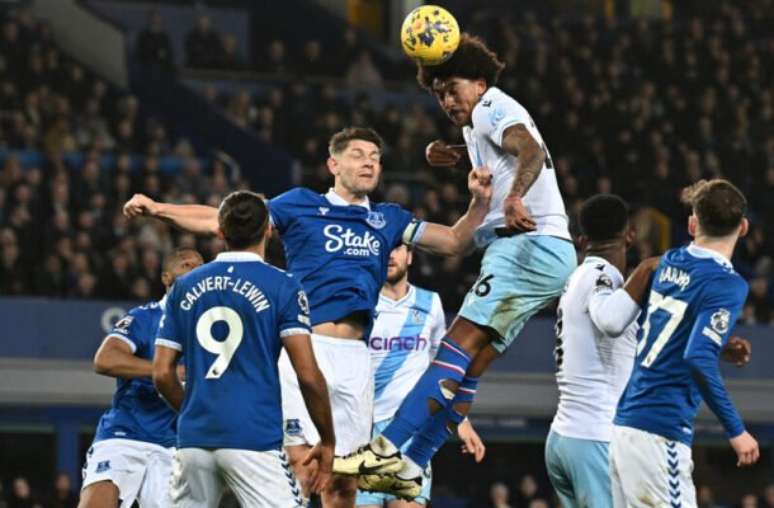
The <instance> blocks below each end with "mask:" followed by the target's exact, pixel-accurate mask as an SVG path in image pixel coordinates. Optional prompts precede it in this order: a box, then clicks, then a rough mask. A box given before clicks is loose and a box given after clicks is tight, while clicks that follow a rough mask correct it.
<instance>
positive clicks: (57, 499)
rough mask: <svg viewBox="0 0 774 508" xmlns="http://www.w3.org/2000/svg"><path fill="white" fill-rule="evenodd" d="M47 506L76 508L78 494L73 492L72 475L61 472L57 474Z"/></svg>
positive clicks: (49, 507)
mask: <svg viewBox="0 0 774 508" xmlns="http://www.w3.org/2000/svg"><path fill="white" fill-rule="evenodd" d="M46 506H47V507H48V508H76V506H78V496H76V495H75V492H73V488H72V485H71V484H70V477H69V476H67V474H65V473H59V474H58V475H56V481H55V482H54V491H53V493H52V495H51V499H50V500H49V501H48V502H47V503H46Z"/></svg>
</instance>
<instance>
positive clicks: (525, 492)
mask: <svg viewBox="0 0 774 508" xmlns="http://www.w3.org/2000/svg"><path fill="white" fill-rule="evenodd" d="M551 492H552V491H551V490H550V489H548V488H547V487H546V486H544V485H541V484H540V483H539V482H538V481H537V479H536V477H535V475H532V474H525V475H523V476H521V477H520V478H518V479H517V480H515V481H514V482H513V483H509V482H502V481H498V482H495V483H493V484H491V485H490V487H489V489H488V490H487V491H486V492H485V493H484V495H482V496H480V499H479V498H474V497H470V496H466V495H461V494H458V493H456V492H455V491H454V489H453V488H451V487H450V486H446V485H443V484H438V485H434V487H433V493H432V508H561V506H560V504H559V502H558V500H557V499H556V497H555V496H554V495H553V494H552V493H551ZM697 501H698V506H699V508H774V484H771V485H768V486H767V487H765V488H764V489H763V491H762V492H749V493H747V494H745V495H743V496H742V497H741V498H740V499H739V500H738V501H737V502H723V501H721V500H718V499H717V497H716V496H715V494H714V492H713V490H712V488H711V487H709V486H708V485H699V486H697ZM77 505H78V494H77V491H76V490H75V489H74V488H73V486H72V484H71V482H70V479H69V477H68V476H67V475H66V474H64V473H60V474H58V475H57V476H56V478H55V480H54V483H53V485H51V487H50V488H49V489H44V488H42V489H40V490H34V489H33V488H32V487H31V485H30V482H29V481H28V479H27V478H25V477H23V476H19V477H16V478H14V479H13V480H12V481H11V482H10V483H9V484H7V485H6V484H4V483H3V482H2V481H0V508H75V507H76V506H77ZM238 506H239V505H238V503H237V501H236V499H235V498H234V497H233V495H231V494H230V493H227V494H226V495H225V496H224V498H223V499H222V500H221V503H220V507H221V508H232V507H238Z"/></svg>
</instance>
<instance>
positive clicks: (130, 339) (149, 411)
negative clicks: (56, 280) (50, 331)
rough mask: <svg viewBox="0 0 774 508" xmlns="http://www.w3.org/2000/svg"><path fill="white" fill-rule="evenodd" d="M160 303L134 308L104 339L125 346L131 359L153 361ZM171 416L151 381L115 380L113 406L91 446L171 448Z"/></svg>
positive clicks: (103, 417) (173, 443)
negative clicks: (113, 442)
mask: <svg viewBox="0 0 774 508" xmlns="http://www.w3.org/2000/svg"><path fill="white" fill-rule="evenodd" d="M163 302H164V300H162V301H161V302H152V303H149V304H147V305H143V306H141V307H135V308H133V309H132V310H130V311H129V313H128V314H127V315H126V316H124V317H123V318H122V319H120V320H119V321H117V322H116V324H115V325H114V326H113V329H112V330H111V331H110V333H109V334H108V337H114V338H117V339H119V340H122V341H124V342H126V343H127V344H129V346H130V347H131V348H132V351H133V352H134V355H135V356H137V357H139V358H144V359H146V360H153V350H154V347H153V342H154V340H155V338H156V332H157V331H158V327H159V320H160V319H161V315H162V305H163ZM175 417H176V415H175V412H174V411H172V409H170V408H169V406H168V405H167V403H166V402H164V400H163V399H162V398H161V397H160V396H159V394H158V392H157V391H156V387H155V386H153V381H152V380H151V378H149V377H146V378H135V379H121V378H119V379H117V380H116V393H115V394H114V395H113V405H112V406H111V408H110V409H109V410H108V411H107V412H106V413H105V414H104V415H103V416H102V418H101V419H100V420H99V424H98V425H97V432H96V435H95V436H94V442H97V441H102V440H104V439H111V438H120V439H134V440H137V441H145V442H147V443H154V444H158V445H161V446H165V447H169V446H174V445H175Z"/></svg>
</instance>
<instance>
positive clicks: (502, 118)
mask: <svg viewBox="0 0 774 508" xmlns="http://www.w3.org/2000/svg"><path fill="white" fill-rule="evenodd" d="M517 124H524V126H525V127H527V130H529V131H530V134H532V137H534V138H535V139H536V140H540V139H541V138H540V134H539V133H538V131H537V128H536V127H535V123H534V122H533V121H532V117H531V116H530V115H529V113H528V112H527V110H526V109H524V106H522V105H521V104H519V103H518V102H516V101H515V100H514V99H512V98H511V97H508V96H507V95H505V94H500V95H499V96H498V97H497V98H495V99H492V100H483V101H481V102H480V103H479V105H477V106H476V110H475V111H474V115H473V127H474V128H475V129H476V132H479V133H481V134H483V135H485V136H486V137H487V138H489V140H490V141H492V143H494V144H495V145H497V146H498V147H500V148H502V146H503V134H504V133H505V131H506V129H508V127H511V126H513V125H517Z"/></svg>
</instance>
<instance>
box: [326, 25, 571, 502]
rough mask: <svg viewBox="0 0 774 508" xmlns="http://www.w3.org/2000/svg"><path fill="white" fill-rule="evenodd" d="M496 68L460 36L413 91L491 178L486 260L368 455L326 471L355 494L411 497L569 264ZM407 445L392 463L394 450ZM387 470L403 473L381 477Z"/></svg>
mask: <svg viewBox="0 0 774 508" xmlns="http://www.w3.org/2000/svg"><path fill="white" fill-rule="evenodd" d="M503 67H504V64H503V63H502V62H500V61H499V60H498V58H497V56H496V55H495V54H494V53H493V52H492V51H490V50H489V49H488V48H487V47H486V46H485V45H484V43H483V42H482V41H481V40H480V39H478V38H475V37H471V36H470V35H467V34H463V35H462V38H461V40H460V45H459V47H458V48H457V50H456V51H455V53H454V54H453V55H452V57H451V58H450V59H449V60H447V61H446V62H444V63H442V64H440V65H434V66H426V67H423V66H420V67H419V71H418V76H417V77H418V80H419V83H420V84H421V85H422V86H423V87H424V88H426V89H427V90H429V91H431V92H432V93H433V94H434V95H435V96H436V98H437V99H438V102H439V104H440V105H441V107H442V108H443V110H444V111H445V112H446V114H447V115H448V117H449V118H450V119H451V121H452V122H453V123H454V124H455V125H457V126H458V127H461V128H462V132H463V135H464V137H465V141H466V144H467V152H468V155H469V157H470V160H471V163H472V165H473V167H487V168H488V169H489V170H490V171H491V174H492V200H491V204H490V209H489V212H488V214H487V216H486V218H485V220H484V222H483V224H482V225H481V226H480V227H479V228H478V229H477V231H476V234H475V241H476V244H477V246H478V247H479V248H482V249H485V254H484V258H483V260H482V264H481V274H480V276H479V279H478V281H477V282H476V283H475V285H474V286H473V288H472V289H471V291H470V293H469V294H468V296H467V297H466V299H465V301H464V303H463V306H462V308H461V309H460V312H459V315H458V317H457V319H456V320H455V321H454V322H453V323H452V325H451V328H450V329H449V330H448V332H447V334H446V338H445V339H444V340H443V341H442V342H441V347H440V349H439V352H438V355H437V356H436V357H435V360H433V362H432V363H431V364H430V367H429V368H428V369H427V371H426V372H425V374H424V375H423V376H422V378H420V380H419V381H418V382H417V384H416V387H415V388H414V389H413V390H412V392H411V393H410V394H409V395H408V396H407V397H406V399H405V401H404V402H403V404H402V405H401V407H400V409H399V410H398V412H397V414H396V416H395V419H394V420H393V422H392V423H391V424H390V425H389V426H388V427H387V428H386V429H385V430H384V432H383V433H382V435H381V436H380V437H377V438H376V439H374V440H373V441H372V442H371V443H370V444H369V445H368V446H366V447H364V448H362V449H361V450H358V452H357V453H354V454H351V455H349V456H347V457H344V458H341V459H339V458H337V459H336V461H335V462H334V471H336V472H338V473H342V474H352V475H356V474H360V475H361V479H360V485H361V486H362V487H364V488H370V489H373V490H380V491H386V492H394V493H399V494H400V495H403V496H405V497H413V496H415V495H416V494H417V493H418V492H419V490H420V488H421V487H420V486H421V473H422V470H423V469H424V467H425V466H426V465H427V463H428V462H429V461H430V458H431V457H432V455H433V454H434V453H435V451H436V450H437V449H438V448H439V447H440V446H441V444H443V442H444V441H445V440H446V438H447V437H448V436H449V435H450V433H451V432H452V431H453V429H454V428H455V427H456V426H457V425H458V424H459V423H460V422H462V421H463V419H464V418H465V415H466V414H467V412H468V411H469V410H470V406H471V404H472V403H473V399H474V396H475V393H476V389H477V385H478V378H479V376H480V375H481V374H483V372H484V371H485V370H486V368H487V367H488V365H489V363H490V362H491V361H492V360H493V359H494V358H495V357H496V356H497V355H498V354H499V353H502V352H504V351H505V350H506V349H507V348H508V347H509V346H510V344H511V343H512V342H513V341H514V340H515V338H516V336H517V335H518V334H519V332H520V331H521V329H522V328H523V326H524V324H525V323H526V322H527V320H529V318H530V317H532V316H533V315H534V314H535V313H537V312H538V311H539V310H540V309H542V308H543V307H545V306H546V305H547V304H549V303H550V302H551V301H552V300H554V299H555V298H556V297H557V296H559V294H560V293H561V291H562V288H563V287H564V283H565V281H566V280H567V277H569V275H570V273H571V272H572V271H573V269H574V268H575V265H576V255H575V249H574V247H573V244H572V242H571V240H570V234H569V231H568V227H567V215H566V214H565V209H564V203H563V202H562V197H561V195H560V193H559V186H558V184H557V181H556V175H555V173H554V170H553V163H552V161H551V157H550V155H549V153H548V149H547V148H546V146H545V143H544V142H543V139H542V137H541V136H540V132H539V131H538V129H537V127H536V126H535V123H534V122H533V120H532V118H531V117H530V115H529V113H528V112H527V110H525V109H524V107H523V106H521V104H519V103H518V102H516V101H515V100H514V99H513V98H511V97H509V96H508V95H506V94H505V93H503V92H502V91H501V90H500V89H498V88H497V87H496V86H495V85H496V83H497V79H498V76H499V74H500V72H501V71H502V69H503ZM459 157H460V155H459V154H458V153H457V152H456V151H455V150H454V149H452V148H450V147H448V146H447V145H445V144H444V143H442V142H440V141H436V142H434V143H432V144H431V145H429V146H428V150H427V158H428V161H429V162H430V164H431V165H434V166H449V165H453V164H455V163H456V162H457V161H458V159H459ZM412 436H414V440H413V442H412V444H411V446H410V447H409V449H408V451H407V452H406V453H405V454H403V458H404V459H405V460H404V461H401V454H400V453H399V451H398V450H399V449H400V448H401V447H402V446H403V445H404V444H405V443H406V442H407V441H408V440H409V439H410V438H411V437H412ZM396 462H397V463H399V464H400V467H401V471H400V472H399V473H398V474H391V473H390V470H393V469H394V468H395V467H396V466H395V463H396ZM363 472H368V473H372V474H366V475H363V474H362V473H363Z"/></svg>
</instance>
